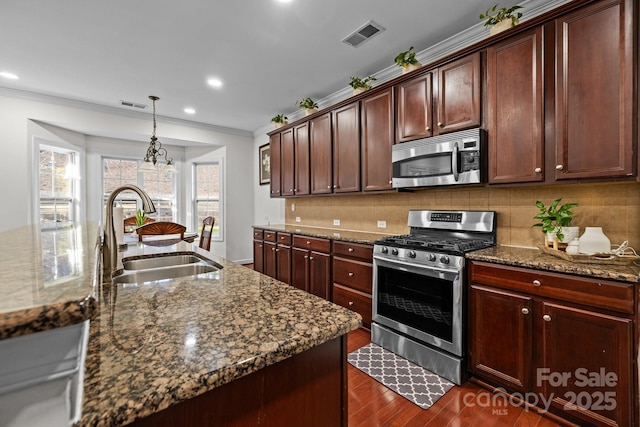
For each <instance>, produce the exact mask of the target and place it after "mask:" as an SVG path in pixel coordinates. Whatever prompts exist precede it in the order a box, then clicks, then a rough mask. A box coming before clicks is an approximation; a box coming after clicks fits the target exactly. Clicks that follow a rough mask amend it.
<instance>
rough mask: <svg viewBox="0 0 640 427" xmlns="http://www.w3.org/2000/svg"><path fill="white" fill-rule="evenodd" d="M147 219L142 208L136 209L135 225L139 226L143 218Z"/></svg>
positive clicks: (142, 222)
mask: <svg viewBox="0 0 640 427" xmlns="http://www.w3.org/2000/svg"><path fill="white" fill-rule="evenodd" d="M145 219H147V214H145V213H144V211H143V210H142V209H138V210H137V211H136V225H137V226H138V227H140V226H141V225H144V220H145Z"/></svg>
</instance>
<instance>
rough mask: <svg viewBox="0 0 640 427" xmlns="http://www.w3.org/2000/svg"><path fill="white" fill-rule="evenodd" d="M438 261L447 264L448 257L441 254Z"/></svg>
mask: <svg viewBox="0 0 640 427" xmlns="http://www.w3.org/2000/svg"><path fill="white" fill-rule="evenodd" d="M440 262H441V263H443V264H449V257H448V256H446V255H442V256H441V257H440Z"/></svg>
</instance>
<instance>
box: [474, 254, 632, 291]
mask: <svg viewBox="0 0 640 427" xmlns="http://www.w3.org/2000/svg"><path fill="white" fill-rule="evenodd" d="M466 257H467V258H468V259H472V260H477V261H487V262H493V263H497V264H504V265H511V266H516V267H526V268H533V269H538V270H545V271H553V272H557V273H568V274H575V275H578V276H587V277H591V278H599V279H608V280H617V281H621V282H631V283H638V282H639V281H640V280H639V275H640V266H638V265H635V264H629V265H613V264H586V263H576V262H571V261H567V260H564V259H561V258H557V257H555V256H553V255H549V254H546V253H544V252H542V251H541V250H538V249H528V248H517V247H510V246H495V247H492V248H487V249H481V250H478V251H473V252H469V253H467V254H466Z"/></svg>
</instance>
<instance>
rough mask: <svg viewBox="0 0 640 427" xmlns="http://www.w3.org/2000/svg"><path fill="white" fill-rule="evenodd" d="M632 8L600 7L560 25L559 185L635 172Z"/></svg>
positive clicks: (622, 0)
mask: <svg viewBox="0 0 640 427" xmlns="http://www.w3.org/2000/svg"><path fill="white" fill-rule="evenodd" d="M632 3H633V2H632V0H609V1H599V2H595V3H593V4H589V5H587V6H585V7H583V8H580V9H578V10H576V11H574V12H572V13H569V14H567V15H564V16H561V17H559V18H557V19H556V20H555V50H556V51H555V70H556V82H555V83H556V85H555V104H556V105H555V107H556V108H555V145H556V146H555V165H554V169H555V170H554V171H553V172H552V174H555V179H556V180H563V179H572V178H608V177H624V176H629V175H632V174H633V172H634V171H633V158H632V156H633V143H632V141H633V123H632V121H633V75H634V67H633V40H634V33H633V19H632V18H633V5H632ZM636 4H637V2H636ZM636 12H637V11H636Z"/></svg>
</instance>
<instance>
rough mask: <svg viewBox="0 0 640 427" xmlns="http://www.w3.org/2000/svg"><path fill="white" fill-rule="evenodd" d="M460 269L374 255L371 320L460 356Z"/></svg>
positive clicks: (461, 298)
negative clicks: (412, 262) (443, 267)
mask: <svg viewBox="0 0 640 427" xmlns="http://www.w3.org/2000/svg"><path fill="white" fill-rule="evenodd" d="M463 273H464V270H463V269H461V268H460V269H458V268H452V269H442V268H436V267H429V266H423V265H417V264H411V263H407V262H404V261H399V260H389V259H384V258H376V257H375V256H374V259H373V322H375V323H378V324H380V325H384V326H387V327H388V328H391V329H393V330H395V331H397V332H400V333H402V334H404V335H405V336H408V337H412V338H414V339H417V340H419V341H422V342H424V343H426V344H430V345H432V346H434V347H437V348H439V349H442V350H444V351H447V352H449V353H451V354H454V355H456V356H460V357H461V356H462V301H463V295H462V280H463V277H464V276H463Z"/></svg>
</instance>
